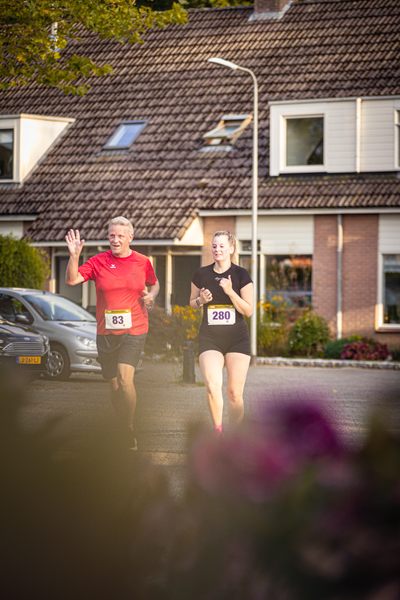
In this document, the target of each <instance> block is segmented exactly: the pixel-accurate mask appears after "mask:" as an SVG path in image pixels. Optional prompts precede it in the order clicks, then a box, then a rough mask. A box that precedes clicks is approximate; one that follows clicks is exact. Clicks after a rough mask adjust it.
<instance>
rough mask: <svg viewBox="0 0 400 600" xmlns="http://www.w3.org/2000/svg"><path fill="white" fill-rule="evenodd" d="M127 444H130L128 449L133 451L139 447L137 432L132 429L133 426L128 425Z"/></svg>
mask: <svg viewBox="0 0 400 600" xmlns="http://www.w3.org/2000/svg"><path fill="white" fill-rule="evenodd" d="M127 445H128V450H132V451H133V452H136V450H137V449H138V443H137V439H136V435H135V432H134V430H133V429H132V427H128V431H127Z"/></svg>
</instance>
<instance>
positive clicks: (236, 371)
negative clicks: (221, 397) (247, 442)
mask: <svg viewBox="0 0 400 600" xmlns="http://www.w3.org/2000/svg"><path fill="white" fill-rule="evenodd" d="M225 364H226V370H227V373H228V385H227V390H226V391H227V394H228V419H229V424H230V425H233V426H235V425H239V423H241V421H242V419H243V413H244V405H243V389H244V384H245V382H246V376H247V371H248V370H249V364H250V356H247V355H246V354H239V353H238V352H228V353H227V354H226V355H225Z"/></svg>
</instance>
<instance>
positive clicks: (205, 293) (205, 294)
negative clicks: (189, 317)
mask: <svg viewBox="0 0 400 600" xmlns="http://www.w3.org/2000/svg"><path fill="white" fill-rule="evenodd" d="M197 300H198V302H197ZM211 300H212V293H211V292H210V290H207V289H206V288H201V290H200V289H199V288H198V287H197V286H195V285H194V283H193V282H192V283H191V291H190V301H189V304H190V308H193V309H194V310H196V309H199V308H201V307H202V306H203V304H207V302H211Z"/></svg>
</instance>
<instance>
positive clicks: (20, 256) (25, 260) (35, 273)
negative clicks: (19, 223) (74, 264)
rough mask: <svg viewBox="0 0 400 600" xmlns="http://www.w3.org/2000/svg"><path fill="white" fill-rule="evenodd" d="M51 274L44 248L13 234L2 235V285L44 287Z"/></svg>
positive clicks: (0, 261) (0, 264)
mask: <svg viewBox="0 0 400 600" xmlns="http://www.w3.org/2000/svg"><path fill="white" fill-rule="evenodd" d="M49 275H50V267H49V257H48V254H47V253H46V252H45V251H44V250H42V249H41V248H34V247H33V246H30V245H29V243H28V242H27V241H26V240H20V239H17V238H15V237H13V236H12V235H6V236H3V235H0V286H2V287H28V288H35V289H43V286H44V283H45V281H46V279H47V278H48V276H49Z"/></svg>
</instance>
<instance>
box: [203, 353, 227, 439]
mask: <svg viewBox="0 0 400 600" xmlns="http://www.w3.org/2000/svg"><path fill="white" fill-rule="evenodd" d="M199 363H200V369H201V373H202V375H203V379H204V383H205V386H206V394H207V404H208V409H209V411H210V415H211V419H212V422H213V424H214V427H220V426H221V425H222V410H223V406H224V401H223V397H222V369H223V368H224V356H223V354H221V352H218V351H217V350H206V351H205V352H202V353H201V354H200V356H199Z"/></svg>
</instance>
